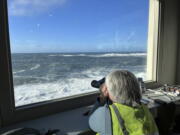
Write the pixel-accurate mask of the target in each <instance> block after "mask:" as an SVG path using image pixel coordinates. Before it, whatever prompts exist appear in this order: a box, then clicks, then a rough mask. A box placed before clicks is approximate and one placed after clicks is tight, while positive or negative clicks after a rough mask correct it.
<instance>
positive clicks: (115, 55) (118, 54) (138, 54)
mask: <svg viewBox="0 0 180 135" xmlns="http://www.w3.org/2000/svg"><path fill="white" fill-rule="evenodd" d="M89 56H90V57H127V56H146V53H124V54H123V53H107V54H101V55H89Z"/></svg>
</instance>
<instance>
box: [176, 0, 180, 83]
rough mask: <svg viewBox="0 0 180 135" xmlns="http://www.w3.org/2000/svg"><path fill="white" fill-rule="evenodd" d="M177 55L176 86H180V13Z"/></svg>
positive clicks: (179, 8)
mask: <svg viewBox="0 0 180 135" xmlns="http://www.w3.org/2000/svg"><path fill="white" fill-rule="evenodd" d="M179 12H180V1H179V3H178V13H179ZM178 26H179V27H178V37H179V38H178V49H177V50H178V53H177V58H178V59H177V71H176V72H177V74H176V75H177V76H176V84H180V53H179V52H180V13H179V14H178Z"/></svg>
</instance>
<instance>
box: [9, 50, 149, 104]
mask: <svg viewBox="0 0 180 135" xmlns="http://www.w3.org/2000/svg"><path fill="white" fill-rule="evenodd" d="M12 69H13V82H14V94H15V105H16V106H22V105H27V104H31V103H37V102H42V101H47V100H52V99H57V98H62V97H67V96H73V95H77V94H82V93H88V92H93V91H96V90H97V89H95V88H92V87H91V81H92V80H99V79H101V78H103V77H104V76H106V75H107V74H108V73H109V72H111V71H113V70H117V69H126V70H129V71H132V72H133V73H134V74H135V75H136V76H137V77H142V78H143V79H144V80H146V53H24V54H23V53H13V54H12Z"/></svg>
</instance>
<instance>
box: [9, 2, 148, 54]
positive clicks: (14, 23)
mask: <svg viewBox="0 0 180 135" xmlns="http://www.w3.org/2000/svg"><path fill="white" fill-rule="evenodd" d="M148 10H149V0H8V13H9V30H10V42H11V52H12V53H38V52H41V53H43V52H136V51H142V52H146V49H147V32H148Z"/></svg>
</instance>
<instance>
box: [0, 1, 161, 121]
mask: <svg viewBox="0 0 180 135" xmlns="http://www.w3.org/2000/svg"><path fill="white" fill-rule="evenodd" d="M150 1H151V2H150V5H149V1H145V0H140V2H139V1H138V2H137V1H124V0H114V1H108V0H100V1H97V0H91V1H90V0H89V1H84V0H77V1H73V0H51V1H48V2H46V3H44V1H43V0H32V1H28V0H24V1H21V0H7V1H6V0H2V1H1V3H0V5H1V10H2V12H1V14H2V16H1V19H0V20H1V21H2V20H3V21H2V22H1V27H2V29H1V33H3V36H2V37H1V38H2V39H1V44H3V46H2V49H1V54H2V56H3V59H2V62H4V63H3V64H2V69H3V70H2V71H1V72H2V73H3V74H4V76H5V78H2V77H1V81H2V82H4V83H3V86H1V87H2V89H3V90H4V91H3V95H6V96H4V98H3V99H2V100H3V101H4V102H6V103H7V105H6V106H8V109H6V110H5V111H3V112H2V113H3V115H4V116H5V117H4V119H5V120H4V121H6V122H5V123H6V124H8V123H12V122H16V121H20V120H24V119H30V118H33V117H37V116H40V115H42V112H44V114H49V113H52V112H57V111H62V110H66V109H68V108H75V107H79V106H82V105H86V104H90V103H92V102H93V100H94V99H95V96H96V95H97V90H96V89H93V88H91V86H90V82H91V80H94V79H101V78H102V77H104V76H105V75H106V74H107V73H108V72H110V71H112V70H115V69H128V70H130V71H132V72H133V73H135V74H136V76H137V77H143V78H144V80H146V81H150V80H151V81H154V80H155V77H156V76H155V75H151V74H154V72H153V71H155V69H156V66H154V65H156V64H151V65H150V66H147V65H148V63H152V61H153V60H154V59H156V53H157V52H156V51H155V52H153V56H152V55H149V53H151V52H152V51H154V50H156V47H157V41H154V40H157V36H158V35H156V36H155V38H156V39H155V38H154V37H153V38H150V35H151V34H152V32H148V29H153V30H155V31H156V32H157V29H158V27H157V25H156V27H155V26H154V25H153V26H152V27H150V26H149V28H148V23H149V25H152V24H151V22H153V24H158V16H157V18H156V19H154V20H153V21H152V17H151V12H153V13H154V9H153V8H152V7H154V6H155V5H153V4H154V3H155V0H150ZM151 6H152V7H151ZM156 6H157V8H156V10H158V9H159V8H158V2H157V3H156ZM7 7H8V8H7ZM149 7H150V10H149ZM7 11H8V14H7ZM149 11H150V13H149ZM149 14H150V17H149ZM2 18H3V19H2ZM4 18H6V19H4ZM148 18H149V20H148ZM7 20H9V23H8V22H7ZM8 28H9V30H8ZM8 32H9V33H8ZM152 41H153V42H152ZM9 42H10V43H9ZM149 46H150V47H149ZM149 48H151V49H149ZM152 48H154V49H152ZM10 52H11V53H10ZM154 53H155V55H154ZM147 57H148V58H147ZM149 67H152V68H151V69H150V68H149ZM152 70H153V71H152ZM5 89H7V91H5ZM39 103H40V104H39ZM72 103H73V105H72ZM69 106H71V107H69ZM2 108H5V105H2ZM49 108H51V109H49ZM47 110H49V111H47ZM31 112H33V113H34V114H35V116H32V114H31ZM22 113H23V115H24V117H26V118H24V117H22V116H21V114H22ZM9 116H11V117H9ZM12 117H13V118H12ZM27 117H28V118H27Z"/></svg>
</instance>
